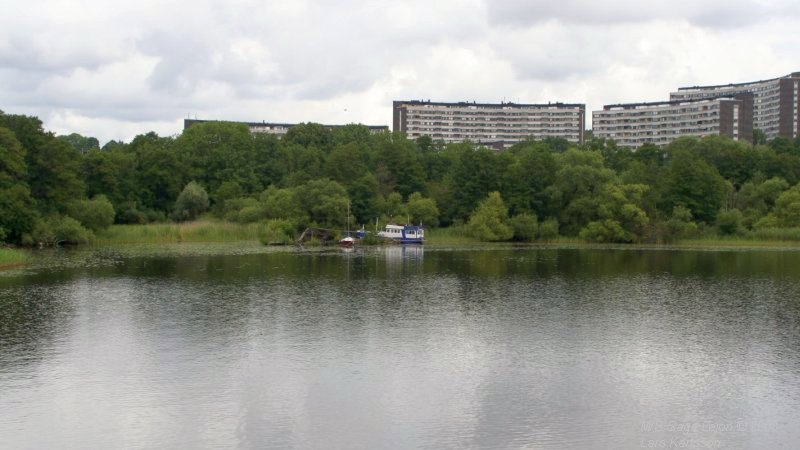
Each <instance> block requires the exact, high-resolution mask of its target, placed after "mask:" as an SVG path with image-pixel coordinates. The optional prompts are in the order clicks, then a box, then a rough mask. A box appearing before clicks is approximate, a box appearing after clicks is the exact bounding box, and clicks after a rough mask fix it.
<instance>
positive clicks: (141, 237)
mask: <svg viewBox="0 0 800 450" xmlns="http://www.w3.org/2000/svg"><path fill="white" fill-rule="evenodd" d="M265 227H266V225H265V224H263V223H251V224H238V223H233V222H224V221H214V220H198V221H194V222H186V223H153V224H147V225H112V226H111V227H109V228H108V229H106V230H104V231H101V232H99V233H97V235H96V238H95V239H94V241H93V242H94V243H95V244H98V245H113V244H171V243H180V242H237V241H258V240H259V235H260V234H261V233H263V232H264V229H265ZM425 239H426V241H427V243H428V244H429V245H434V246H480V245H487V244H492V243H487V242H481V241H479V240H477V239H475V238H474V237H472V236H470V235H469V233H468V232H467V230H466V227H464V226H453V227H448V228H429V229H427V230H425ZM535 243H536V244H551V245H579V246H581V245H592V244H589V243H587V242H585V241H583V240H581V239H580V238H576V237H561V236H559V237H556V238H555V239H552V240H548V241H537V242H535ZM621 245H624V244H621ZM666 246H667V247H784V248H794V247H797V248H800V229H785V230H784V229H771V230H759V231H750V232H747V233H744V234H739V235H734V236H704V237H698V238H693V239H682V240H680V241H678V242H675V243H673V244H669V245H666ZM2 251H3V252H4V254H3V255H2V258H0V266H2V265H5V264H17V261H22V262H23V263H24V261H25V259H24V258H26V257H27V254H26V253H25V252H23V251H20V250H9V249H3V250H2ZM19 258H23V259H21V260H20V259H19Z"/></svg>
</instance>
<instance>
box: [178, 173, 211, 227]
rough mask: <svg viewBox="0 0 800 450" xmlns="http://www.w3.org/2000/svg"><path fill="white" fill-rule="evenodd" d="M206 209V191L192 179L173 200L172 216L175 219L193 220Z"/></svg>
mask: <svg viewBox="0 0 800 450" xmlns="http://www.w3.org/2000/svg"><path fill="white" fill-rule="evenodd" d="M207 209H208V193H206V190H205V189H203V187H202V186H200V185H199V184H197V183H196V182H194V181H192V182H189V184H187V185H186V187H185V188H183V191H181V193H180V195H178V199H177V200H176V201H175V209H174V210H173V212H172V218H173V219H174V220H177V221H184V220H194V219H196V218H197V216H199V215H200V213H202V212H205V211H206V210H207Z"/></svg>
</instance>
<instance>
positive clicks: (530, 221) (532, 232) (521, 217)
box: [511, 214, 539, 241]
mask: <svg viewBox="0 0 800 450" xmlns="http://www.w3.org/2000/svg"><path fill="white" fill-rule="evenodd" d="M511 228H512V229H513V230H514V239H515V240H517V241H532V240H534V239H536V235H537V234H538V233H539V222H538V220H537V218H536V215H535V214H518V215H516V216H514V217H512V218H511Z"/></svg>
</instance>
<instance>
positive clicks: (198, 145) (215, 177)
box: [175, 122, 262, 193]
mask: <svg viewBox="0 0 800 450" xmlns="http://www.w3.org/2000/svg"><path fill="white" fill-rule="evenodd" d="M175 149H176V152H177V153H178V155H179V156H180V158H181V160H182V162H183V164H184V165H185V166H186V167H187V168H188V169H189V176H190V177H191V178H192V179H194V180H196V181H197V182H199V183H201V184H202V185H203V186H206V187H208V189H209V190H210V191H211V192H215V191H216V190H217V189H218V188H219V186H220V185H221V184H222V183H223V182H225V181H235V182H236V183H239V185H240V186H242V188H244V190H245V192H248V193H250V192H258V191H260V190H261V189H262V186H261V183H260V182H259V180H258V177H257V176H256V170H255V167H254V166H253V161H254V160H256V154H255V141H254V140H253V136H252V134H251V133H250V130H249V129H248V128H247V126H246V125H244V124H240V123H225V122H206V123H201V124H199V125H194V126H192V127H190V128H188V129H187V130H184V132H183V134H181V136H180V137H178V138H177V139H176V140H175Z"/></svg>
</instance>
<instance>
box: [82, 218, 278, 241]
mask: <svg viewBox="0 0 800 450" xmlns="http://www.w3.org/2000/svg"><path fill="white" fill-rule="evenodd" d="M263 229H264V225H263V224H256V223H252V224H238V223H231V222H214V221H205V220H200V221H195V222H187V223H151V224H147V225H112V226H111V227H109V228H108V229H106V230H104V231H101V232H99V233H97V236H96V238H95V240H94V243H95V244H99V245H106V244H172V243H179V242H235V241H256V240H258V235H259V233H260V232H261V231H263Z"/></svg>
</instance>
